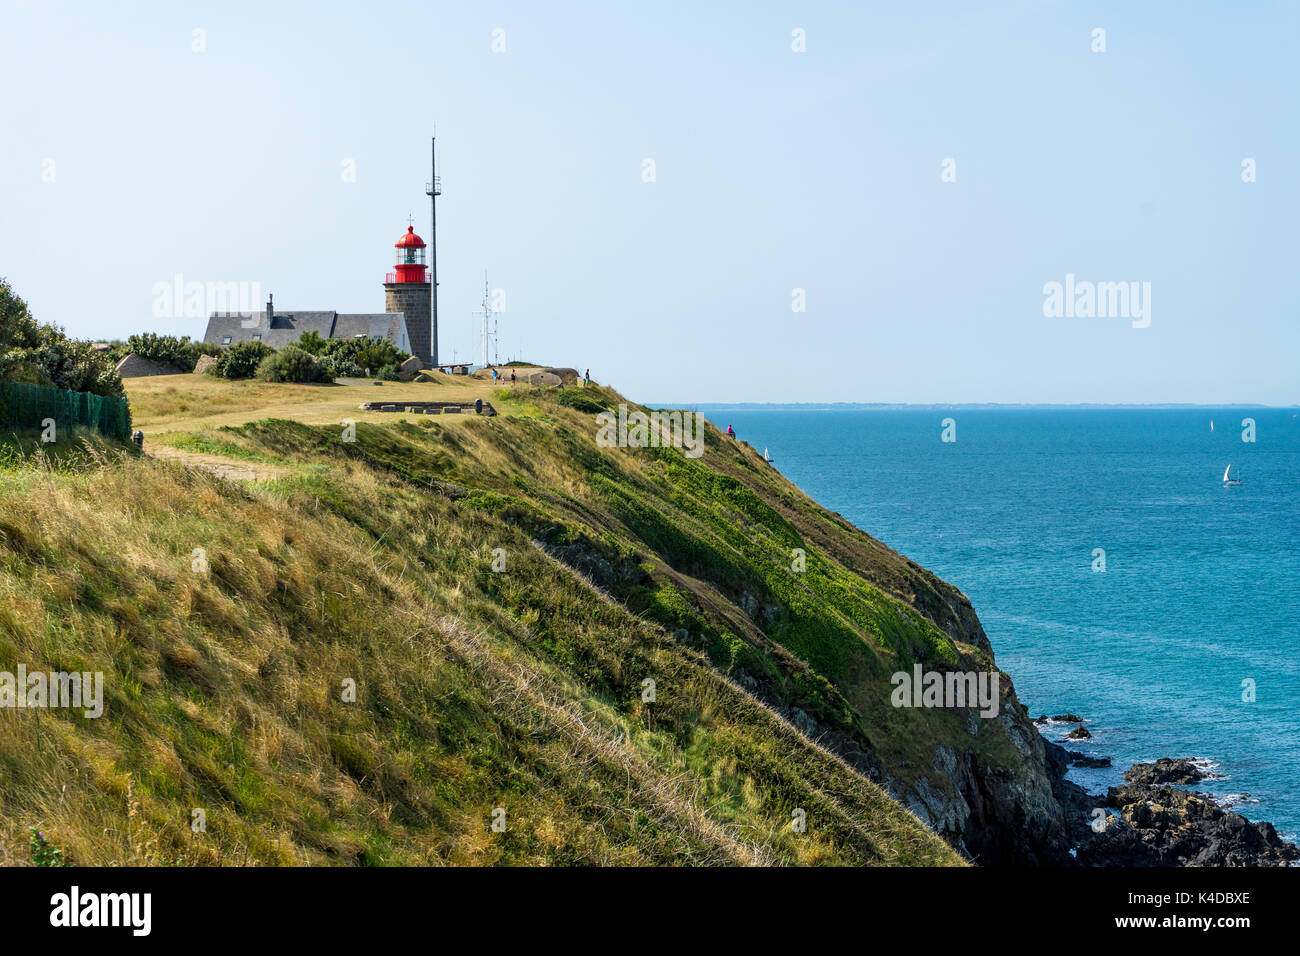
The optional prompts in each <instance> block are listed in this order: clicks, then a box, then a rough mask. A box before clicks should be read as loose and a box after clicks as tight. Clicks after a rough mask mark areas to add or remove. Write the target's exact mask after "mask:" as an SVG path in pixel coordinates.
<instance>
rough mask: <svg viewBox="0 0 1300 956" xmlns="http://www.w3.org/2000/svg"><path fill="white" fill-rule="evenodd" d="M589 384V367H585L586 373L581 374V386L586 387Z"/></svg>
mask: <svg viewBox="0 0 1300 956" xmlns="http://www.w3.org/2000/svg"><path fill="white" fill-rule="evenodd" d="M590 384H591V369H587V374H586V375H585V376H583V379H582V387H583V388H586V387H587V386H588V385H590Z"/></svg>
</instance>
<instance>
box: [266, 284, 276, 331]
mask: <svg viewBox="0 0 1300 956" xmlns="http://www.w3.org/2000/svg"><path fill="white" fill-rule="evenodd" d="M273 318H275V296H274V295H273V294H270V293H268V294H267V296H266V327H267V328H268V329H269V328H270V327H271V320H272V319H273Z"/></svg>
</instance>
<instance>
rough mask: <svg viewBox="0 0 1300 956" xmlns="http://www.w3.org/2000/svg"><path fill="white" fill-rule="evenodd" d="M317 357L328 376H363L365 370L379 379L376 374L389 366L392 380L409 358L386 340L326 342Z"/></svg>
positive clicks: (336, 340) (335, 340)
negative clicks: (399, 367)
mask: <svg viewBox="0 0 1300 956" xmlns="http://www.w3.org/2000/svg"><path fill="white" fill-rule="evenodd" d="M304 338H305V336H304ZM301 341H302V340H300V342H301ZM311 344H314V343H311ZM318 354H319V355H320V358H321V362H322V363H323V364H324V365H325V368H326V370H327V371H328V372H329V373H330V374H332V375H334V376H338V377H344V378H355V377H358V376H361V375H365V374H366V370H367V369H369V370H370V374H372V375H375V376H376V377H381V378H382V377H383V376H382V375H379V373H380V372H381V371H383V370H384V368H385V366H389V365H391V366H392V367H393V368H392V378H396V377H397V367H398V366H399V365H401V364H402V363H403V362H405V361H406V360H407V359H408V358H410V356H409V355H408V354H407V353H406V352H403V351H401V350H400V349H398V348H397V347H396V346H395V345H393V343H392V342H389V341H388V340H387V339H330V340H328V341H327V342H325V344H324V346H323V347H322V348H321V351H320V353H318Z"/></svg>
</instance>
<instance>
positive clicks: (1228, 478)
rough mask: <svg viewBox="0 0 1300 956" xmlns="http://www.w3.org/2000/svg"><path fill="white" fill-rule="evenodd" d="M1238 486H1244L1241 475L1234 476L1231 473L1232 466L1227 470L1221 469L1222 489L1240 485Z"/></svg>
mask: <svg viewBox="0 0 1300 956" xmlns="http://www.w3.org/2000/svg"><path fill="white" fill-rule="evenodd" d="M1240 484H1244V482H1243V481H1242V480H1241V474H1240V473H1238V474H1235V475H1234V474H1233V473H1232V465H1229V466H1228V467H1227V468H1225V469H1223V487H1225V488H1227V487H1229V486H1230V485H1240Z"/></svg>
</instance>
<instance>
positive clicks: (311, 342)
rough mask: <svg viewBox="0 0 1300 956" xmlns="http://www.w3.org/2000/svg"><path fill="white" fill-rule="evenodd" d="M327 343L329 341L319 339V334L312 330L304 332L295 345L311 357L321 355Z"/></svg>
mask: <svg viewBox="0 0 1300 956" xmlns="http://www.w3.org/2000/svg"><path fill="white" fill-rule="evenodd" d="M329 343H330V340H329V339H323V338H321V337H320V333H319V332H317V331H316V330H315V329H312V330H311V331H310V332H304V333H303V334H302V335H301V336H300V337H299V338H298V342H297V345H298V348H300V349H302V350H303V351H304V352H310V353H311V354H312V355H321V354H323V353H324V352H325V349H326V348H327V347H328V346H329Z"/></svg>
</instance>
